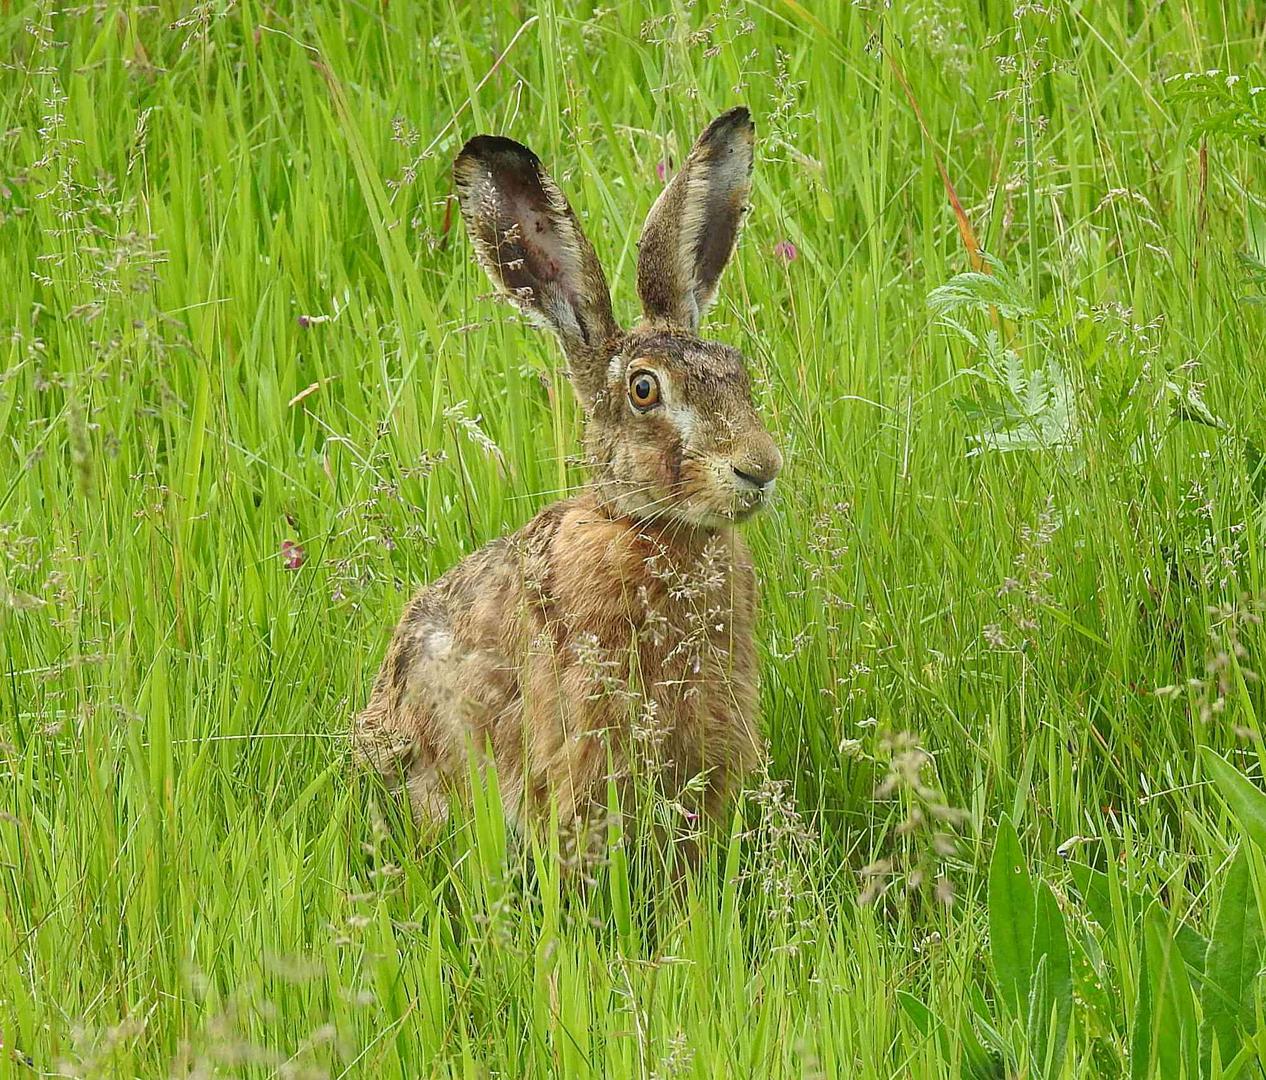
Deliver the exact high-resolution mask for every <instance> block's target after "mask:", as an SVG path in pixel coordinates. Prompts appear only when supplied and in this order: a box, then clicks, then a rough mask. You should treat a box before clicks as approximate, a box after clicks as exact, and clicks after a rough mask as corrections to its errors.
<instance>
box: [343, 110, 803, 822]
mask: <svg viewBox="0 0 1266 1080" xmlns="http://www.w3.org/2000/svg"><path fill="white" fill-rule="evenodd" d="M735 154H738V155H739V158H740V160H739V164H738V165H737V166H736V165H735V158H734V155H735ZM744 154H746V166H745V167H744V166H743V164H742V155H744ZM750 166H751V123H750V119H749V118H748V116H747V113H746V110H733V111H732V112H730V113H727V114H726V115H725V116H724V117H721V118H719V119H718V120H717V121H714V122H713V124H712V125H710V126H709V128H708V129H707V130H706V131H705V132H704V134H703V136H701V138H700V140H699V143H698V144H697V145H696V147H695V150H694V151H692V153H691V157H690V159H689V161H688V163H687V166H686V168H685V169H683V172H682V173H681V174H680V175H679V176H678V178H677V179H675V180H674V181H673V185H677V187H676V194H673V191H674V186H673V185H670V186H669V189H668V190H667V191H666V192H665V195H664V196H663V197H661V199H660V201H659V202H657V203H656V206H655V208H654V209H653V210H652V212H651V215H650V217H649V218H648V222H647V227H646V232H645V233H644V235H643V241H642V245H641V254H640V265H639V271H638V278H639V285H640V286H642V288H641V292H642V295H643V297H644V298H646V297H647V295H648V291H649V294H650V295H651V296H652V297H653V298H656V299H655V300H654V301H653V302H651V301H648V302H647V320H646V322H644V323H643V324H642V325H641V326H639V327H638V328H636V329H635V330H633V331H631V332H629V333H624V332H622V331H620V330H619V328H618V327H617V326H616V324H615V322H614V319H613V318H612V316H611V304H610V298H609V296H608V294H607V291H606V280H605V277H604V276H603V274H602V269H601V266H600V265H599V264H598V262H597V258H596V256H595V255H594V253H593V249H592V247H591V246H590V245H589V243H588V241H587V240H586V239H585V237H584V234H583V232H582V231H581V229H580V226H579V223H578V221H577V220H576V218H575V215H574V214H573V213H572V211H571V208H570V207H569V206H568V205H567V202H566V200H565V199H564V198H563V196H562V193H561V192H560V191H559V190H558V188H557V187H556V186H555V185H554V183H553V181H552V180H550V178H549V177H548V175H547V174H546V173H545V172H544V170H543V169H542V167H541V164H540V161H539V159H537V158H536V156H535V155H534V154H532V153H531V151H529V150H527V149H526V148H525V147H521V146H519V145H518V144H517V143H513V142H511V141H510V140H508V139H501V138H492V137H489V136H480V137H478V138H477V139H473V140H471V142H470V143H468V144H467V146H466V148H465V149H464V150H463V151H462V154H461V155H459V157H458V159H457V162H456V164H455V166H454V174H455V176H456V178H457V184H458V193H459V198H460V200H461V205H462V212H463V216H464V217H465V218H466V222H467V227H468V231H469V232H470V234H471V236H472V239H473V241H474V246H475V250H476V255H477V256H478V258H479V261H480V262H481V264H482V265H483V266H484V268H485V269H486V270H487V271H488V273H489V276H490V277H491V278H492V280H493V282H494V284H495V285H496V286H497V287H498V288H499V289H500V290H501V291H502V292H503V294H504V295H506V297H507V298H508V299H510V300H511V301H512V302H514V303H516V304H517V305H518V306H520V308H522V309H523V310H525V311H527V312H528V313H529V314H531V315H533V316H534V317H536V318H538V319H540V320H542V321H544V322H545V323H546V324H547V325H549V326H551V327H552V328H553V329H554V331H555V332H556V333H557V334H558V336H559V338H560V340H561V342H562V344H563V348H564V350H565V352H566V353H567V357H568V361H569V364H570V367H571V374H572V380H573V383H574V385H575V387H576V390H577V394H578V396H579V398H580V400H581V403H582V404H583V405H584V407H585V410H586V413H587V420H588V425H587V432H586V448H587V451H588V455H589V458H590V461H591V466H592V479H591V483H590V485H589V488H588V490H587V491H586V492H584V493H583V494H582V495H580V496H578V497H577V498H574V499H570V500H567V501H565V502H560V503H556V504H555V505H553V506H550V507H547V508H546V509H545V510H542V511H541V512H540V513H539V514H538V515H537V516H536V517H535V518H533V519H532V521H530V522H529V523H528V524H527V525H526V526H524V527H523V528H522V529H521V530H519V531H518V532H517V533H515V534H514V535H512V536H510V537H507V538H503V539H500V540H496V541H494V542H492V543H491V544H489V545H487V546H486V547H484V548H483V549H481V550H480V551H477V552H475V553H474V554H473V555H471V556H469V557H468V558H466V559H465V560H464V561H462V562H461V563H459V564H458V565H457V566H455V567H453V568H452V569H451V570H449V571H448V572H447V573H446V574H444V575H443V576H442V577H440V578H439V579H438V580H437V581H435V582H433V583H432V584H431V585H429V586H427V587H426V588H424V589H423V590H422V591H421V592H420V593H418V595H417V596H416V597H414V599H413V600H411V601H410V602H409V604H408V605H407V607H406V608H405V612H404V615H403V617H402V618H401V620H400V623H399V625H398V627H397V629H396V632H395V636H394V638H393V640H392V643H391V646H390V648H389V650H388V653H387V656H386V658H385V660H384V661H383V665H382V668H381V670H380V672H379V674H378V678H377V680H376V682H375V684H374V688H373V692H372V695H371V698H370V701H369V704H368V705H367V706H366V708H365V710H364V711H363V712H362V713H361V714H360V716H359V717H358V718H357V720H356V724H355V729H354V746H355V750H356V754H357V756H358V757H359V758H360V759H361V760H362V761H364V762H365V763H367V764H369V765H371V766H372V767H374V768H375V769H377V770H378V771H379V772H380V773H381V774H382V775H383V776H384V777H386V778H387V779H388V780H389V781H390V782H392V783H393V784H403V785H404V786H405V787H406V788H407V790H408V792H409V796H410V799H411V801H412V804H413V808H414V812H415V814H416V816H417V817H418V818H419V819H420V820H435V819H439V818H441V817H442V816H443V814H444V813H445V812H446V809H447V804H448V800H449V798H450V797H451V796H452V795H453V794H455V793H458V792H460V791H462V790H463V788H464V786H465V783H466V780H467V778H468V776H469V772H468V770H469V768H470V765H471V762H472V760H473V761H474V762H475V763H477V764H478V763H480V762H487V761H491V762H493V763H495V765H496V768H497V774H498V779H499V784H500V790H501V793H502V798H503V801H504V803H505V808H506V812H507V815H508V816H509V817H511V818H512V819H513V820H514V821H516V822H518V823H520V824H526V823H528V822H531V821H533V820H539V819H540V818H541V817H542V816H544V815H546V814H548V813H549V812H550V809H551V804H552V806H553V808H555V809H556V812H557V815H558V820H559V822H560V823H561V824H562V825H564V826H565V827H569V828H577V829H580V828H583V827H584V826H585V824H586V823H588V822H591V821H593V820H594V819H595V818H596V817H597V816H598V815H599V814H600V813H602V812H604V811H605V810H606V794H607V789H608V783H609V782H611V781H614V782H615V783H616V785H617V788H618V787H619V786H620V785H622V784H624V783H625V782H626V781H628V780H629V778H630V777H631V776H632V775H633V774H634V773H635V772H636V771H637V768H638V767H639V762H641V759H643V758H645V757H646V755H647V754H648V753H650V754H652V755H653V756H654V757H655V759H656V760H655V761H653V762H652V763H651V765H652V771H653V773H654V775H655V776H657V777H658V782H659V783H660V784H661V785H662V786H664V787H665V788H666V790H667V794H669V795H670V796H671V797H673V798H676V799H682V798H685V797H686V796H685V795H684V794H683V793H684V792H686V791H687V790H689V791H690V792H692V793H696V794H697V797H698V800H699V803H700V805H699V807H698V808H699V809H700V810H703V811H705V812H708V813H715V812H716V811H717V810H718V809H719V808H720V807H721V806H723V805H724V802H725V799H726V796H727V795H729V794H730V793H731V792H732V791H733V790H734V788H735V786H736V785H737V784H738V783H739V782H740V781H741V780H742V778H743V776H744V775H745V774H746V773H747V772H748V771H749V770H750V769H751V768H752V767H753V766H754V765H755V764H756V762H757V761H758V760H759V757H760V739H759V737H758V734H757V729H756V706H757V682H758V671H757V656H756V648H755V643H754V640H753V623H754V619H755V614H756V583H755V574H754V571H753V567H752V563H751V559H750V557H749V555H748V552H747V549H746V546H745V545H744V543H743V541H742V538H741V537H740V536H739V535H738V532H737V530H736V529H735V522H737V521H740V520H742V519H743V518H745V517H746V516H748V515H749V514H750V513H752V512H754V511H755V510H756V509H758V508H759V507H760V506H761V505H763V504H764V502H765V501H766V498H767V496H768V494H769V491H770V489H771V487H772V481H773V476H774V474H775V473H776V472H777V471H778V468H779V466H780V464H781V457H780V456H779V454H778V451H777V449H776V448H775V447H774V444H773V441H772V440H771V439H770V437H769V435H768V433H767V432H766V431H765V429H764V427H763V426H762V425H761V423H760V420H759V418H758V417H757V415H756V413H755V410H754V409H753V407H752V404H751V400H750V388H749V383H748V378H747V373H746V370H745V367H744V364H743V359H742V356H741V355H740V354H739V353H738V352H737V351H736V350H734V349H731V348H729V347H727V346H724V345H720V344H717V343H715V342H706V341H702V340H700V339H699V338H697V337H696V336H695V335H694V320H695V319H697V315H698V312H699V311H700V310H701V309H702V308H703V307H706V304H707V302H708V301H709V300H710V299H711V294H712V292H713V291H714V290H715V286H716V282H717V279H718V278H719V276H720V273H721V268H722V266H723V265H724V262H725V260H726V259H728V257H729V254H730V252H731V251H732V250H733V246H734V239H735V237H736V236H737V228H738V219H739V212H738V211H737V210H736V209H735V207H736V205H737V203H738V202H739V201H743V202H745V199H746V192H747V191H748V190H750ZM700 229H703V231H704V232H709V233H710V236H711V238H710V239H709V240H708V241H707V242H706V243H701V242H700ZM726 230H730V233H729V236H728V239H727V238H726V235H727V234H726ZM722 248H723V249H724V250H723V251H722V250H721V249H722ZM657 267H660V268H662V267H672V269H671V270H665V271H663V273H664V278H663V280H662V281H659V280H658V278H657V275H659V274H660V272H661V271H660V270H658V269H657ZM687 292H688V293H689V296H687V295H686V294H687ZM660 301H662V303H661V302H660ZM641 372H650V373H651V374H652V375H653V377H654V379H655V380H656V383H657V385H658V387H659V389H660V392H661V400H660V402H659V403H658V404H656V405H655V406H653V407H651V408H648V409H640V408H638V407H635V406H634V405H633V404H632V399H631V397H630V392H629V383H630V380H631V379H635V378H636V377H637V376H638V374H639V373H641ZM648 730H649V731H651V732H652V735H653V737H652V738H649V739H648V737H647V731H648ZM642 764H645V762H642ZM700 781H702V782H700ZM690 797H695V795H692V796H690Z"/></svg>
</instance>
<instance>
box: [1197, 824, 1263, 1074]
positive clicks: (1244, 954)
mask: <svg viewBox="0 0 1266 1080" xmlns="http://www.w3.org/2000/svg"><path fill="white" fill-rule="evenodd" d="M1261 958H1262V924H1261V919H1260V918H1259V916H1258V912H1257V898H1256V896H1255V895H1254V893H1253V878H1252V872H1251V870H1250V868H1249V859H1248V851H1247V849H1246V848H1244V847H1243V846H1241V847H1240V849H1239V851H1238V852H1237V853H1236V856H1235V860H1234V862H1232V863H1231V869H1230V871H1229V872H1228V873H1227V876H1226V884H1225V886H1223V889H1222V899H1221V902H1220V903H1219V904H1218V914H1217V918H1216V919H1215V921H1214V925H1213V935H1212V937H1211V938H1210V939H1209V951H1208V954H1207V956H1206V958H1205V980H1204V985H1203V987H1202V988H1201V994H1200V1006H1201V1010H1202V1012H1203V1013H1204V1024H1203V1026H1202V1027H1201V1031H1200V1064H1201V1069H1202V1072H1203V1074H1204V1075H1205V1076H1208V1075H1209V1065H1210V1061H1211V1053H1210V1052H1211V1050H1212V1047H1213V1043H1214V1042H1216V1043H1217V1045H1218V1051H1219V1056H1220V1057H1221V1059H1222V1060H1223V1061H1229V1060H1231V1058H1232V1057H1233V1056H1234V1055H1235V1053H1236V1051H1237V1050H1238V1049H1239V1047H1240V1045H1241V1044H1242V1042H1243V1033H1244V1032H1245V1030H1246V1029H1248V1028H1249V1026H1250V1025H1251V1024H1252V1023H1253V1012H1254V985H1255V984H1256V982H1257V979H1258V975H1259V973H1260V969H1261Z"/></svg>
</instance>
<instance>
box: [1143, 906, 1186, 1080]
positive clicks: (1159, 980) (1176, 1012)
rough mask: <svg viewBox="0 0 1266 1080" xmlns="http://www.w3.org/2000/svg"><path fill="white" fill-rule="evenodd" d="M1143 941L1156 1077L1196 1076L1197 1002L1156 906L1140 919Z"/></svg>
mask: <svg viewBox="0 0 1266 1080" xmlns="http://www.w3.org/2000/svg"><path fill="white" fill-rule="evenodd" d="M1143 941H1144V946H1145V948H1146V951H1147V966H1148V968H1149V970H1150V971H1151V977H1152V995H1153V997H1152V1008H1153V1022H1154V1024H1155V1039H1154V1045H1153V1053H1154V1060H1155V1063H1156V1070H1157V1075H1159V1076H1165V1077H1170V1076H1173V1077H1178V1076H1181V1075H1183V1074H1184V1073H1185V1074H1186V1075H1187V1076H1190V1077H1194V1076H1196V1075H1197V1068H1198V1056H1197V1052H1198V1049H1199V1039H1198V1036H1197V1030H1196V999H1195V995H1194V994H1193V993H1192V992H1191V982H1190V981H1189V980H1188V978H1187V965H1186V964H1185V963H1184V962H1183V959H1182V954H1181V952H1180V951H1179V949H1178V946H1177V943H1176V942H1175V941H1174V936H1173V934H1172V933H1171V930H1170V926H1169V914H1168V912H1166V911H1165V909H1164V908H1162V907H1161V906H1160V905H1159V904H1155V905H1153V906H1152V907H1150V908H1149V909H1148V911H1147V914H1146V915H1145V916H1144V917H1143Z"/></svg>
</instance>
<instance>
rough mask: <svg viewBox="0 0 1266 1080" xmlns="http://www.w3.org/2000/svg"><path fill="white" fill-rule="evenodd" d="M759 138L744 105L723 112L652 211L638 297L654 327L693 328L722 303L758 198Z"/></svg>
mask: <svg viewBox="0 0 1266 1080" xmlns="http://www.w3.org/2000/svg"><path fill="white" fill-rule="evenodd" d="M755 135H756V129H755V127H754V125H753V124H752V117H751V114H750V113H749V112H748V111H747V109H746V108H744V107H743V106H739V107H738V108H736V109H731V110H730V111H729V112H727V113H722V115H720V116H718V117H717V118H716V119H715V120H713V121H712V123H710V124H709V125H708V126H707V128H705V129H704V132H703V134H702V135H700V136H699V140H698V142H696V143H695V145H694V148H693V149H692V150H691V151H690V156H689V157H688V158H687V159H686V162H685V164H684V165H683V166H682V168H681V172H679V173H678V174H677V175H676V176H675V177H674V178H673V181H672V183H671V184H669V185H668V187H666V188H665V189H664V191H663V194H661V195H660V197H659V198H658V199H657V200H656V202H655V205H654V206H652V207H651V212H650V213H649V214H648V215H647V217H646V224H645V226H643V228H642V239H641V241H640V243H639V252H638V259H637V292H638V295H639V296H640V297H641V299H642V309H643V310H644V311H645V312H646V317H647V318H648V319H650V320H651V321H652V322H659V323H665V324H668V325H671V326H681V327H684V328H686V329H688V330H694V329H695V328H696V327H697V326H698V325H699V319H700V317H701V316H702V315H703V312H704V311H705V310H707V307H708V305H709V304H711V303H712V301H713V299H714V298H715V296H716V290H717V283H718V282H719V281H720V279H721V271H722V270H724V269H725V264H726V263H727V262H729V260H730V256H731V255H732V254H733V253H734V246H735V244H737V243H738V234H739V228H740V226H741V224H742V221H743V215H744V213H745V212H746V210H747V204H748V200H749V198H750V197H751V193H752V159H753V156H754V153H755Z"/></svg>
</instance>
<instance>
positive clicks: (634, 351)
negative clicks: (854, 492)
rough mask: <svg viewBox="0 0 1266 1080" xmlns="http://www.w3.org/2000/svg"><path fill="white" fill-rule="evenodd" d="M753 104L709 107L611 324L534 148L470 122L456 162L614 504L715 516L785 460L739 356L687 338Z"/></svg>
mask: <svg viewBox="0 0 1266 1080" xmlns="http://www.w3.org/2000/svg"><path fill="white" fill-rule="evenodd" d="M752 140H753V128H752V121H751V117H750V116H749V115H748V112H747V110H746V109H744V108H738V109H731V110H730V111H729V112H727V113H725V114H724V115H722V116H719V117H718V118H717V119H716V120H714V121H713V122H712V123H711V124H709V125H708V127H707V128H706V129H705V131H704V132H703V134H702V135H700V136H699V140H698V142H696V143H695V145H694V148H693V149H692V150H691V151H690V156H689V157H688V158H687V159H686V161H685V164H684V165H683V166H682V169H681V171H680V172H679V173H678V174H677V176H676V177H674V179H673V181H672V183H670V184H669V185H668V187H666V188H665V189H664V192H663V194H661V195H660V197H659V199H658V200H657V201H656V203H655V205H654V206H653V207H652V208H651V212H650V214H649V215H648V216H647V219H646V224H645V226H644V227H643V229H642V239H641V241H640V242H639V245H638V247H639V251H638V261H637V291H638V295H639V296H640V297H641V300H642V309H643V319H642V321H641V322H640V323H639V324H638V325H637V326H635V327H634V328H633V329H632V330H630V331H625V330H623V329H621V327H620V326H619V325H618V324H617V323H616V321H615V317H614V316H613V315H612V313H611V296H610V293H609V292H608V291H607V281H606V277H605V275H604V274H603V272H602V266H601V265H600V264H599V262H598V259H597V256H595V255H594V251H593V247H592V246H591V245H590V243H589V241H588V240H587V239H586V237H585V234H584V232H583V231H582V230H581V228H580V223H579V221H577V219H576V215H575V214H574V213H573V212H572V209H571V207H570V206H569V205H568V204H567V200H566V199H565V198H564V197H563V193H562V192H561V191H559V189H558V187H557V185H555V183H554V181H553V180H551V179H550V177H549V175H548V174H547V173H546V172H545V170H544V169H543V168H542V166H541V162H540V160H539V159H538V158H537V156H536V155H535V154H533V153H532V151H531V150H529V149H527V147H525V146H521V145H519V144H518V143H516V142H513V141H512V140H510V139H504V138H500V137H497V136H491V135H480V136H477V137H476V138H474V139H471V140H470V142H468V143H467V144H466V146H465V147H464V148H463V149H462V152H461V154H459V155H458V157H457V161H456V162H455V163H454V165H453V175H454V178H455V180H456V185H457V194H458V199H459V201H460V203H461V208H462V216H463V217H464V218H465V220H466V227H467V230H468V231H469V233H470V236H471V239H472V241H473V242H474V246H475V253H476V255H477V256H478V259H479V262H480V264H481V265H482V266H483V268H484V269H485V270H486V271H487V272H488V276H489V277H490V278H491V279H492V282H493V285H494V286H495V287H496V288H497V289H498V291H500V292H501V293H502V294H503V295H505V296H506V297H507V298H508V299H509V300H511V301H512V302H513V303H514V304H516V305H517V306H518V307H519V308H520V309H521V310H522V311H524V312H525V313H526V314H528V315H529V316H531V317H533V318H534V319H535V320H536V321H538V322H543V323H544V324H546V325H548V326H549V327H551V328H552V329H553V330H554V332H555V333H556V334H557V335H558V337H559V339H560V340H561V342H562V344H563V349H564V351H565V352H566V354H567V362H568V367H569V369H570V373H571V381H572V384H573V386H574V387H575V389H576V394H577V396H578V397H579V399H580V403H581V405H582V406H583V407H584V410H585V414H586V417H587V425H588V426H587V436H586V441H587V445H588V451H589V458H590V462H591V466H592V468H593V470H594V482H595V485H596V487H597V490H598V493H599V496H600V497H601V498H602V499H603V500H604V501H605V502H607V503H608V504H610V505H611V507H612V508H613V509H614V510H616V511H617V512H619V513H623V514H628V515H630V516H633V517H635V518H639V519H642V520H650V519H657V518H664V519H668V520H670V521H676V522H681V523H686V524H691V525H698V526H704V527H716V526H718V525H721V524H724V523H726V522H732V521H739V520H742V519H743V518H745V517H747V516H749V515H750V514H752V513H753V512H754V511H756V510H758V509H759V508H760V507H761V506H763V505H764V504H765V502H766V501H767V500H768V498H769V496H770V494H771V492H772V491H773V486H774V477H775V476H776V475H777V474H778V470H779V469H780V468H781V466H782V457H781V455H780V454H779V452H778V449H777V447H776V446H775V445H774V441H773V439H771V438H770V436H769V433H768V431H766V430H765V427H764V425H763V424H762V423H761V421H760V418H759V417H758V416H757V414H756V410H755V408H754V407H753V406H752V400H751V389H750V384H749V381H748V377H747V369H746V367H745V364H744V361H743V356H742V354H741V353H740V352H739V351H738V350H737V349H733V348H730V347H729V346H727V345H722V344H719V343H718V342H714V341H704V340H703V339H702V338H700V337H699V336H698V333H697V331H698V326H699V318H700V316H701V315H702V314H703V312H704V311H705V310H706V309H707V307H708V305H709V304H711V302H712V300H713V298H714V296H715V295H716V289H717V283H718V281H719V280H720V277H721V271H722V270H724V268H725V264H726V263H727V262H728V261H729V258H730V256H731V254H733V252H734V245H735V243H736V242H737V240H738V234H739V226H740V224H741V222H742V219H743V214H744V213H745V212H746V210H747V200H748V196H749V195H750V193H751V188H752Z"/></svg>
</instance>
